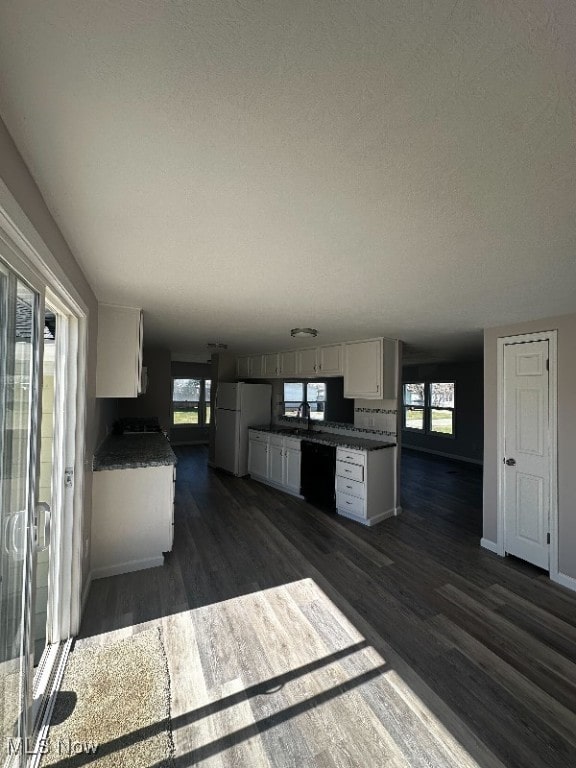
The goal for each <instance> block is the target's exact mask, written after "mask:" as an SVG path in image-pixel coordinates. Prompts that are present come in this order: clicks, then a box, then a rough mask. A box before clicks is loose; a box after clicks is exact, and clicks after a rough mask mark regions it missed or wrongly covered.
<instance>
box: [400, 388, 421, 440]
mask: <svg viewBox="0 0 576 768" xmlns="http://www.w3.org/2000/svg"><path fill="white" fill-rule="evenodd" d="M425 390H426V385H425V384H424V382H420V383H418V384H404V428H405V429H417V430H418V431H419V432H423V431H424V406H425V404H426V400H425Z"/></svg>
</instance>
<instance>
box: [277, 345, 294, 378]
mask: <svg viewBox="0 0 576 768" xmlns="http://www.w3.org/2000/svg"><path fill="white" fill-rule="evenodd" d="M280 376H296V351H295V350H294V351H292V352H281V353H280Z"/></svg>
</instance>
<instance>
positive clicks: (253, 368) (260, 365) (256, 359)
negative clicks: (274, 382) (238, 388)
mask: <svg viewBox="0 0 576 768" xmlns="http://www.w3.org/2000/svg"><path fill="white" fill-rule="evenodd" d="M248 364H249V366H250V376H251V378H253V379H261V378H262V376H263V371H264V355H250V357H249V358H248Z"/></svg>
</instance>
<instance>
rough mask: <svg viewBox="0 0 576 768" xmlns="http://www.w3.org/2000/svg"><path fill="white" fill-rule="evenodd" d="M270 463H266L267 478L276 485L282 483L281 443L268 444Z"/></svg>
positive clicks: (282, 459)
mask: <svg viewBox="0 0 576 768" xmlns="http://www.w3.org/2000/svg"><path fill="white" fill-rule="evenodd" d="M269 455H270V463H269V465H268V469H269V473H268V479H269V480H271V481H272V482H273V483H278V485H284V472H283V469H284V468H283V462H284V448H282V446H281V445H271V446H270V454H269Z"/></svg>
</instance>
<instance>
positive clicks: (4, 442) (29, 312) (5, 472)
mask: <svg viewBox="0 0 576 768" xmlns="http://www.w3.org/2000/svg"><path fill="white" fill-rule="evenodd" d="M40 303H41V302H40V296H39V294H38V293H37V292H36V291H34V290H33V289H32V288H31V287H30V286H29V285H27V284H26V283H25V282H24V281H22V280H21V279H19V278H18V277H17V276H16V275H15V274H14V273H12V272H11V271H10V270H9V269H7V268H6V267H5V266H3V264H2V263H1V262H0V728H1V734H0V740H1V743H0V765H4V764H6V763H7V762H8V761H12V764H13V765H19V764H23V762H24V752H25V751H26V747H27V744H26V739H25V735H26V733H27V732H28V730H29V725H30V724H29V722H28V717H29V712H30V707H29V705H30V700H31V684H32V681H31V665H30V652H31V645H30V640H31V615H32V593H31V584H32V579H33V574H34V554H35V543H36V542H35V539H36V530H37V526H36V522H37V521H36V520H35V516H36V514H37V510H36V509H35V483H36V466H37V464H36V448H37V422H38V418H37V416H38V385H39V376H38V363H39V354H40V338H39V336H40V334H39V328H40V323H39V312H40ZM33 539H34V540H33Z"/></svg>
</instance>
